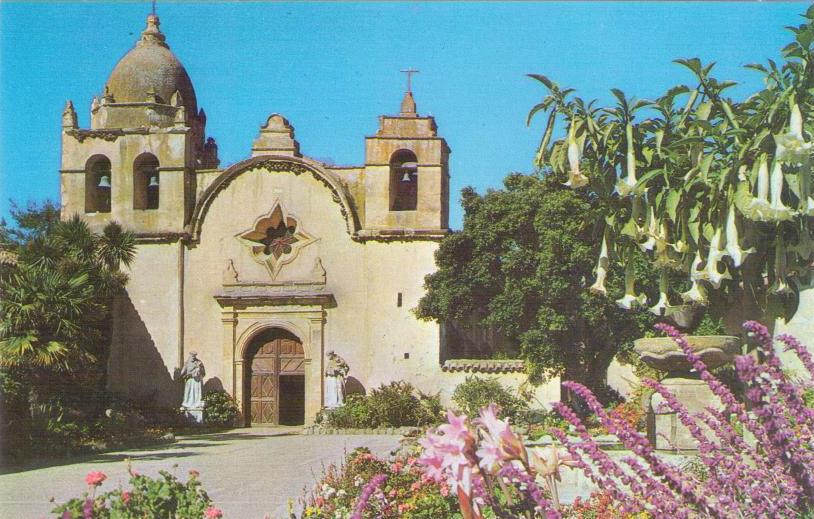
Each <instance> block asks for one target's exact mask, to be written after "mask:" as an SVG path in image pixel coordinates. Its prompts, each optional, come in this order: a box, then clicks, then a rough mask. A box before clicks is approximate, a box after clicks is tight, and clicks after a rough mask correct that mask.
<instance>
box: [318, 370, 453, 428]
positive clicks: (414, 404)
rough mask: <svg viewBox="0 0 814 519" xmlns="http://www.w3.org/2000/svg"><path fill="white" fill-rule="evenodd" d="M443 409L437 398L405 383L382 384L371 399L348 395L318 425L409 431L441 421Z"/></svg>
mask: <svg viewBox="0 0 814 519" xmlns="http://www.w3.org/2000/svg"><path fill="white" fill-rule="evenodd" d="M443 412H444V407H443V406H442V405H441V401H440V399H439V398H438V395H426V394H424V393H421V392H420V391H416V389H415V388H414V387H413V386H412V384H410V383H408V382H404V381H395V382H390V383H389V384H382V385H381V386H380V387H378V388H377V389H374V390H372V391H371V392H370V395H368V396H365V395H357V394H354V395H348V396H347V397H346V398H345V403H344V405H342V406H341V407H338V408H336V409H324V410H322V411H321V412H320V414H319V415H318V417H317V423H322V424H326V425H328V426H330V427H336V428H339V429H368V428H376V427H409V426H424V425H434V424H437V423H439V422H440V421H441V419H442V417H443Z"/></svg>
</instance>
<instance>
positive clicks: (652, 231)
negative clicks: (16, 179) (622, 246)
mask: <svg viewBox="0 0 814 519" xmlns="http://www.w3.org/2000/svg"><path fill="white" fill-rule="evenodd" d="M658 225H659V223H658V222H657V221H656V216H655V214H654V213H653V207H652V206H651V207H650V210H649V212H648V213H647V223H645V226H646V227H647V228H646V229H644V231H643V233H642V234H643V235H644V236H645V237H646V238H647V239H646V240H645V241H643V242H641V243H639V248H640V249H641V250H642V252H647V251H649V250H653V247H654V246H655V245H656V236H657V235H658Z"/></svg>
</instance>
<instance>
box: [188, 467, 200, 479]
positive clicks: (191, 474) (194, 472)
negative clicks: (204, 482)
mask: <svg viewBox="0 0 814 519" xmlns="http://www.w3.org/2000/svg"><path fill="white" fill-rule="evenodd" d="M200 475H201V473H200V472H198V471H197V470H195V469H190V471H189V477H190V478H192V479H196V478H197V477H198V476H200Z"/></svg>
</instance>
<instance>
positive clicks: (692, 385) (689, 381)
mask: <svg viewBox="0 0 814 519" xmlns="http://www.w3.org/2000/svg"><path fill="white" fill-rule="evenodd" d="M661 383H662V385H664V387H666V388H667V389H668V390H669V391H670V392H671V393H672V394H674V395H675V397H676V398H677V399H678V401H679V402H681V404H682V405H684V407H686V408H687V411H689V413H690V414H691V415H692V414H695V413H702V412H704V409H705V408H706V407H709V406H712V407H716V408H720V407H721V401H720V400H719V399H718V397H717V396H715V394H714V393H713V392H712V390H711V389H710V388H709V386H708V385H707V384H706V382H704V381H702V380H699V379H697V378H681V377H671V378H665V379H664V380H662V381H661ZM662 402H664V399H663V398H662V396H661V395H659V394H658V393H655V394H654V395H653V396H652V397H651V398H650V409H651V412H652V413H653V415H654V417H655V420H654V422H653V423H652V428H653V430H652V431H648V436H650V439H651V442H653V443H654V444H655V446H656V449H659V450H696V449H697V448H698V442H697V441H696V440H695V438H693V436H692V434H690V431H689V430H688V429H687V428H686V427H685V426H684V424H682V423H681V419H680V418H679V417H678V415H677V414H676V413H675V412H673V410H672V409H670V408H669V407H667V406H666V405H661V404H662ZM698 425H699V427H700V428H701V430H702V431H705V432H707V429H708V428H707V427H706V425H704V424H703V423H699V424H698ZM709 434H712V433H711V432H710V433H709ZM653 436H655V438H653ZM654 440H655V441H654Z"/></svg>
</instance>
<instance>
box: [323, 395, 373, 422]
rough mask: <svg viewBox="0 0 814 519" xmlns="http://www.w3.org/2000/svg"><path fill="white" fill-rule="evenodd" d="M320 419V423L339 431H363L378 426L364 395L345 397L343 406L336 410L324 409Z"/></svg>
mask: <svg viewBox="0 0 814 519" xmlns="http://www.w3.org/2000/svg"><path fill="white" fill-rule="evenodd" d="M320 417H321V418H322V420H321V423H325V424H327V425H329V426H331V427H336V428H339V429H365V428H369V427H377V426H378V425H377V424H376V422H375V421H374V419H373V413H372V412H371V410H370V406H369V405H368V401H367V397H366V396H365V395H348V396H347V397H345V403H344V405H342V406H341V407H337V408H336V409H324V410H323V411H322V412H321V414H320ZM318 421H320V420H318Z"/></svg>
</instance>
